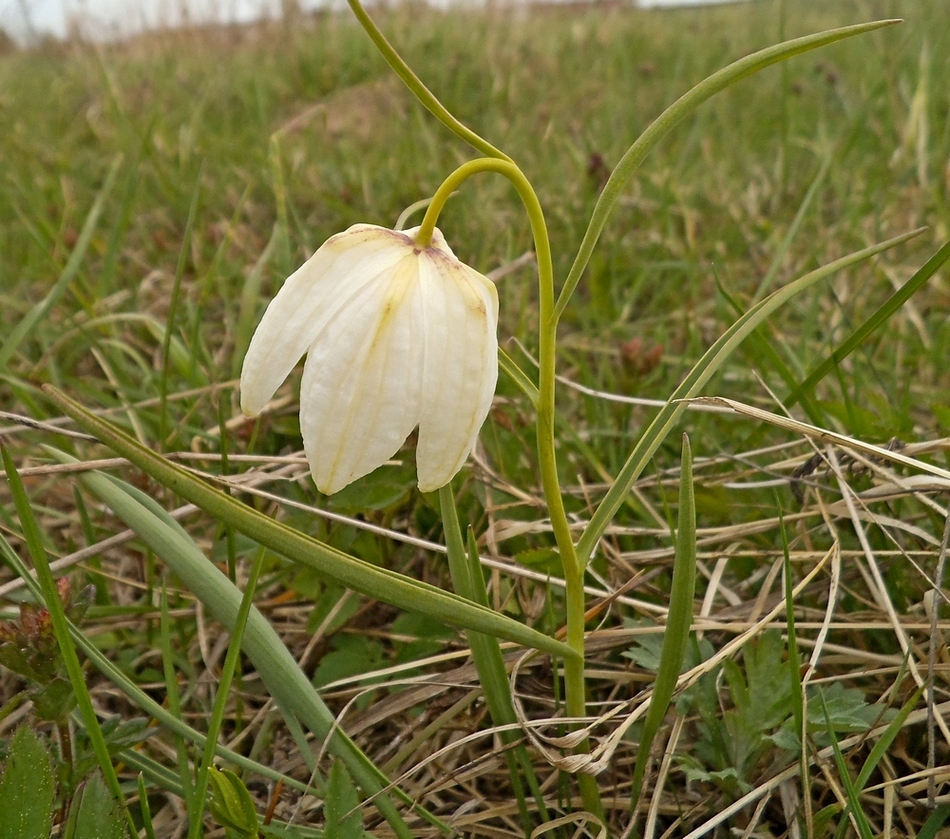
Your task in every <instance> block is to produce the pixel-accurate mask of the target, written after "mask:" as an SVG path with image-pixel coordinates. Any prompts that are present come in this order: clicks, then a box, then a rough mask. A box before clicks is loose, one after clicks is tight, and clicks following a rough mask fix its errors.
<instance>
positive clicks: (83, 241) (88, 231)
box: [0, 156, 122, 370]
mask: <svg viewBox="0 0 950 839" xmlns="http://www.w3.org/2000/svg"><path fill="white" fill-rule="evenodd" d="M121 165H122V157H121V156H119V157H116V158H115V160H113V161H112V166H110V167H109V171H108V173H107V174H106V179H105V182H104V183H103V185H102V189H100V190H99V194H98V195H97V196H96V198H95V200H94V201H93V202H92V207H91V208H90V209H89V214H88V215H87V216H86V220H85V221H84V222H83V226H82V230H81V231H80V232H79V238H78V239H77V240H76V245H75V246H74V247H73V250H72V253H71V254H70V255H69V259H68V260H67V262H66V267H65V268H63V272H62V274H60V275H59V279H58V280H56V283H55V285H54V286H53V287H52V288H51V289H50V290H49V292H48V293H47V295H46V296H45V297H44V298H43V299H42V300H40V301H39V303H37V304H36V305H35V306H33V308H32V309H30V311H29V312H27V313H26V315H25V316H24V317H23V319H22V320H21V321H20V322H19V323H18V324H17V325H16V326H15V327H13V329H12V330H11V331H10V333H9V335H7V337H6V340H4V342H3V344H2V345H0V370H3V369H4V368H6V366H7V365H8V364H9V363H10V359H11V358H13V355H14V353H15V352H16V351H17V349H18V348H19V346H20V344H21V343H23V340H24V339H25V338H26V337H27V335H29V334H30V332H31V331H32V330H33V327H34V326H36V324H37V323H39V321H41V320H42V319H43V318H44V317H46V315H47V313H48V312H49V310H50V309H52V308H53V306H55V305H56V302H57V301H58V300H59V298H60V297H62V296H63V294H64V293H65V292H66V289H67V288H69V286H70V284H71V283H72V281H73V280H74V279H75V278H76V275H77V274H78V273H79V269H80V267H81V266H82V261H83V259H85V258H86V251H87V250H89V244H90V243H91V242H92V234H93V233H94V232H95V230H96V225H97V224H98V223H99V218H100V217H101V216H102V212H103V210H104V209H105V202H106V199H107V198H108V197H109V193H110V192H112V187H113V186H114V185H115V180H116V177H117V176H118V174H119V167H120V166H121Z"/></svg>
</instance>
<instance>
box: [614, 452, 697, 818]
mask: <svg viewBox="0 0 950 839" xmlns="http://www.w3.org/2000/svg"><path fill="white" fill-rule="evenodd" d="M680 469H681V471H680V493H679V519H678V521H677V525H676V556H675V559H674V561H673V583H672V586H671V588H670V608H669V611H668V612H667V619H666V631H665V632H664V633H663V647H662V651H661V653H660V666H659V668H658V669H657V672H656V681H654V683H653V696H652V698H651V699H650V707H649V709H648V710H647V714H646V719H645V720H644V721H643V734H642V735H641V737H640V745H639V746H638V747H637V763H636V767H635V768H634V770H633V784H632V795H631V799H630V806H631V807H632V808H633V809H634V810H635V809H636V807H637V804H638V803H639V801H640V794H641V793H642V791H643V778H644V776H645V774H646V768H647V762H648V761H649V758H650V748H651V746H652V745H653V738H654V737H656V733H657V732H658V731H659V730H660V724H661V723H662V722H663V718H664V717H665V716H666V712H667V711H668V710H669V707H670V702H671V701H672V700H673V692H674V691H675V690H676V682H677V680H678V679H679V675H680V671H681V670H682V667H683V658H684V656H685V655H686V646H687V644H688V643H689V631H690V627H691V626H692V623H693V594H694V592H695V590H696V498H695V494H694V492H693V454H692V450H691V448H690V445H689V437H687V436H686V435H685V434H684V435H683V454H682V459H681V466H680Z"/></svg>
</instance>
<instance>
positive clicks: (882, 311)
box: [782, 242, 950, 408]
mask: <svg viewBox="0 0 950 839" xmlns="http://www.w3.org/2000/svg"><path fill="white" fill-rule="evenodd" d="M948 259H950V242H947V243H946V244H945V245H944V246H943V247H942V248H940V250H938V251H937V252H936V253H935V254H934V255H933V256H932V257H930V259H928V260H927V262H926V263H925V264H924V265H923V267H922V268H921V269H920V270H919V271H917V272H916V273H915V274H914V276H912V277H911V278H910V279H909V280H908V281H907V282H906V283H904V285H902V286H901V287H900V288H899V289H897V291H895V292H894V293H893V294H892V295H891V296H890V297H888V298H887V300H885V301H884V303H882V304H881V306H880V307H879V308H878V309H877V311H876V312H874V314H873V315H871V317H869V318H868V319H867V320H866V321H865V322H864V323H862V324H861V325H860V326H859V327H858V328H857V329H855V330H854V332H852V333H851V334H850V335H849V336H848V337H847V339H845V340H844V341H842V342H841V344H840V345H839V346H838V347H836V348H835V349H834V351H832V353H831V354H830V355H829V356H828V357H827V358H826V359H825V360H824V361H822V362H821V363H820V364H819V365H818V366H817V367H816V368H815V369H814V370H812V371H811V373H809V374H808V376H807V377H806V378H805V380H804V381H803V382H802V383H801V384H800V385H799V386H798V387H797V388H795V389H794V390H793V391H792V392H791V393H790V394H789V395H788V396H787V397H785V399H784V400H782V401H783V404H784V405H785V406H786V407H787V408H790V407H791V406H792V405H794V404H795V403H796V402H800V401H802V400H803V399H805V398H806V397H807V396H808V394H809V393H810V392H811V390H812V389H813V388H814V387H815V385H817V384H818V382H820V381H821V380H822V379H823V378H824V377H825V376H827V375H828V374H829V373H830V372H831V371H832V370H834V368H835V367H837V366H838V365H839V364H840V363H841V362H842V361H843V360H844V359H846V358H847V357H848V356H849V355H851V353H852V352H854V350H855V349H857V348H858V347H859V346H860V345H861V343H862V342H863V341H864V339H865V338H867V337H868V336H869V335H870V334H871V333H872V332H874V331H876V330H877V329H880V328H881V327H882V326H883V325H884V324H885V323H887V322H888V321H889V320H890V319H891V316H892V315H893V314H894V313H895V312H896V311H897V310H898V309H899V308H900V307H901V306H903V305H904V304H905V303H906V302H907V301H908V300H909V299H910V298H911V297H912V296H913V295H914V294H915V293H916V292H917V291H918V290H919V289H920V287H921V286H923V284H924V283H926V282H927V280H929V279H930V278H931V277H932V276H933V275H934V274H936V273H937V271H938V270H939V269H940V268H941V266H942V265H943V264H944V263H945V262H946V261H947V260H948Z"/></svg>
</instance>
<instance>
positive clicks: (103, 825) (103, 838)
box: [67, 772, 128, 839]
mask: <svg viewBox="0 0 950 839" xmlns="http://www.w3.org/2000/svg"><path fill="white" fill-rule="evenodd" d="M77 798H78V799H79V801H78V806H76V802H74V803H73V810H72V812H71V813H70V819H69V821H70V828H69V830H68V831H67V839H123V837H125V836H127V835H128V834H127V833H126V830H125V822H124V820H123V818H122V810H121V808H120V807H119V805H118V803H117V802H116V800H115V798H114V797H113V795H112V793H111V792H109V788H108V787H107V786H106V785H105V782H104V781H103V780H102V776H101V775H99V773H98V772H96V773H94V774H93V775H92V776H91V777H90V778H89V780H88V781H86V783H85V784H83V786H82V788H81V789H80V792H79V795H78V796H77Z"/></svg>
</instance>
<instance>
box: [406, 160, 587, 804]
mask: <svg viewBox="0 0 950 839" xmlns="http://www.w3.org/2000/svg"><path fill="white" fill-rule="evenodd" d="M480 172H495V173H497V174H500V175H504V176H505V177H506V178H507V179H508V180H509V181H510V182H511V184H512V185H513V186H514V188H515V189H516V190H517V191H518V195H519V196H520V198H521V201H522V203H523V204H524V208H525V211H526V212H527V214H528V220H529V221H530V223H531V233H532V235H533V236H534V249H535V254H536V256H537V260H538V320H539V325H538V331H539V337H538V368H539V372H538V398H537V400H536V403H535V404H536V406H537V435H538V462H539V468H540V471H541V485H542V488H543V491H544V500H545V503H546V504H547V508H548V516H549V517H550V519H551V528H552V530H553V531H554V539H555V541H556V542H557V547H558V552H559V554H560V557H561V565H562V567H563V569H564V580H565V592H566V599H567V614H566V619H567V645H568V647H570V648H571V649H572V650H573V651H574V652H575V653H576V654H577V655H575V656H572V657H571V658H565V659H564V692H565V706H566V707H565V710H566V711H567V714H568V716H571V717H578V718H583V717H585V716H586V715H587V703H586V699H585V681H584V611H585V610H584V565H583V564H582V563H581V562H580V560H579V558H578V555H577V551H576V549H575V547H574V539H573V537H572V535H571V529H570V526H569V524H568V521H567V512H566V510H565V509H564V499H563V497H562V496H561V483H560V479H559V478H558V473H557V457H556V452H555V440H554V405H555V402H554V385H555V360H556V359H555V356H556V346H557V317H556V316H555V312H554V265H553V262H552V259H551V243H550V240H549V239H548V229H547V225H546V224H545V222H544V212H543V210H542V209H541V202H540V201H538V196H537V194H536V193H535V191H534V188H533V187H532V186H531V183H530V182H529V181H528V179H527V178H526V177H525V175H524V173H523V172H522V171H521V169H519V168H518V166H517V165H515V164H514V163H513V162H511V161H509V160H498V159H497V158H480V159H478V160H470V161H469V162H467V163H463V164H462V165H461V166H459V167H458V169H456V170H455V171H454V172H453V173H452V174H451V175H449V176H448V177H447V178H446V179H445V180H444V181H443V182H442V185H441V186H440V187H439V188H438V190H436V193H435V195H434V196H433V197H432V203H431V204H429V207H428V209H427V210H426V214H425V218H423V220H422V225H421V226H420V227H419V231H418V233H417V234H416V241H417V242H418V243H419V245H420V246H421V247H427V246H428V245H429V243H430V242H431V241H432V232H433V230H434V229H435V224H436V221H437V220H438V217H439V213H440V212H441V211H442V208H443V207H444V206H445V202H446V201H448V199H449V196H450V195H451V194H452V193H453V192H454V191H455V190H456V189H457V188H458V187H459V186H460V185H461V184H462V183H463V182H464V181H465V180H467V179H468V178H470V177H471V176H472V175H475V174H478V173H480ZM579 748H580V750H582V751H586V750H588V746H587V743H586V742H585V743H583V744H581V746H580V747H579ZM577 780H578V785H579V787H580V790H581V795H582V797H583V800H584V806H585V807H586V808H587V810H589V811H590V812H591V813H593V814H594V815H596V816H598V817H601V818H602V817H603V807H602V805H601V802H600V793H599V790H598V787H597V782H596V780H595V779H594V778H593V777H591V776H590V775H583V774H581V775H578V779H577Z"/></svg>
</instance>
